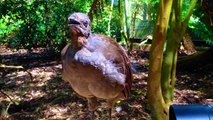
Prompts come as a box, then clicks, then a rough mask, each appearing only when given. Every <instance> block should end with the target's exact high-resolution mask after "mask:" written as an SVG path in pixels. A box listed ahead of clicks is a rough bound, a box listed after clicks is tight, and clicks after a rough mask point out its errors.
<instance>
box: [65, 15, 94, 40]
mask: <svg viewBox="0 0 213 120" xmlns="http://www.w3.org/2000/svg"><path fill="white" fill-rule="evenodd" d="M68 26H70V32H71V35H72V36H75V37H78V36H81V37H86V38H88V37H89V35H90V34H91V21H90V19H89V17H88V16H87V15H86V14H84V13H73V14H71V15H70V16H69V17H68Z"/></svg>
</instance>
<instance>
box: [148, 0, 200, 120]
mask: <svg viewBox="0 0 213 120" xmlns="http://www.w3.org/2000/svg"><path fill="white" fill-rule="evenodd" d="M196 1H197V0H192V1H191V6H190V8H189V10H188V12H187V15H186V17H185V19H184V21H183V22H182V21H181V20H182V18H181V15H182V13H181V12H182V0H175V1H174V2H173V1H172V0H161V1H160V7H159V13H158V17H157V22H156V25H155V31H154V35H153V38H154V39H153V41H152V47H151V55H150V60H149V62H150V66H149V73H148V75H149V76H148V91H147V93H148V100H149V104H150V106H151V109H152V118H153V120H166V119H168V110H169V106H170V105H171V104H172V99H173V93H174V85H175V76H176V63H177V50H178V46H179V44H180V41H181V39H182V37H183V35H184V33H185V30H186V27H187V24H188V21H189V18H190V16H191V14H192V10H193V8H194V6H195V3H196ZM171 8H172V16H171V17H170V13H171ZM170 19H171V20H170ZM169 20H170V31H169V34H168V39H167V45H166V51H165V56H163V49H164V43H165V39H166V34H167V29H168V22H169ZM163 57H164V58H163Z"/></svg>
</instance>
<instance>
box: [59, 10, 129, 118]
mask: <svg viewBox="0 0 213 120" xmlns="http://www.w3.org/2000/svg"><path fill="white" fill-rule="evenodd" d="M68 26H70V30H69V32H70V34H71V44H69V45H67V46H65V47H64V49H63V50H62V53H61V54H62V64H63V72H62V78H63V79H64V80H65V81H68V82H69V84H70V85H71V87H72V88H73V90H74V91H75V92H76V93H77V94H79V95H80V96H83V97H85V98H86V99H87V100H88V106H89V110H90V111H94V110H96V108H97V106H98V102H97V100H98V99H105V100H106V102H107V106H108V108H109V109H110V112H109V115H110V119H111V108H112V107H113V106H114V104H115V102H116V101H118V100H123V99H126V98H127V97H128V95H129V93H130V89H131V84H132V73H131V68H130V61H129V59H128V56H127V54H126V52H125V51H124V49H123V48H122V47H121V46H120V45H119V44H118V43H116V42H115V41H114V40H113V39H112V38H110V37H107V36H105V35H100V34H92V33H91V21H90V19H89V17H88V16H87V15H86V14H83V13H73V14H71V15H70V16H69V17H68Z"/></svg>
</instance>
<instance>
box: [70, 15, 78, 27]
mask: <svg viewBox="0 0 213 120" xmlns="http://www.w3.org/2000/svg"><path fill="white" fill-rule="evenodd" d="M71 25H80V22H78V20H76V19H75V18H72V17H70V18H68V26H71Z"/></svg>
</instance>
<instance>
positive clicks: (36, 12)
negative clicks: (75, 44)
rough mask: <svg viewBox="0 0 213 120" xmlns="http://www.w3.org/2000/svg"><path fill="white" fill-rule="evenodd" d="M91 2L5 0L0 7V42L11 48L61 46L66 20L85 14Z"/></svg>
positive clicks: (64, 36)
mask: <svg viewBox="0 0 213 120" xmlns="http://www.w3.org/2000/svg"><path fill="white" fill-rule="evenodd" d="M89 3H90V1H86V0H82V1H75V0H57V1H56V0H51V1H47V0H7V1H2V3H1V5H0V11H2V12H1V13H0V16H1V19H0V28H1V32H0V40H1V42H0V43H5V42H6V43H7V44H8V45H9V46H10V47H13V48H20V47H24V48H28V49H31V48H32V47H48V46H51V47H55V48H57V47H60V45H61V43H62V42H64V40H65V38H66V37H68V36H69V35H68V33H67V31H68V27H67V17H68V15H69V14H70V13H72V12H78V11H80V12H87V11H88V10H89Z"/></svg>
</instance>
